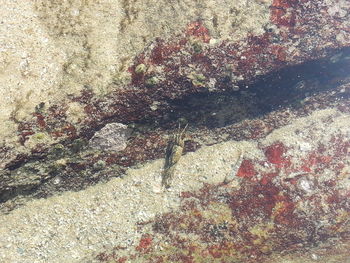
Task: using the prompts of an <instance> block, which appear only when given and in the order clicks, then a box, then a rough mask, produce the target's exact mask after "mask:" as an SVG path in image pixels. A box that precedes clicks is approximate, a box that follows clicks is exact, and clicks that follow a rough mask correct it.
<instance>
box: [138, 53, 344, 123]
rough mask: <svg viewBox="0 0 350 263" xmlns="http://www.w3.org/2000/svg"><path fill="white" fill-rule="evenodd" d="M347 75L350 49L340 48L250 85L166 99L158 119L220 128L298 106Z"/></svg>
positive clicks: (145, 121) (325, 90) (336, 83)
mask: <svg viewBox="0 0 350 263" xmlns="http://www.w3.org/2000/svg"><path fill="white" fill-rule="evenodd" d="M347 78H350V48H345V49H342V50H339V51H338V52H336V53H335V55H333V56H332V57H328V58H325V59H320V60H314V61H309V62H306V63H303V64H300V65H296V66H292V67H287V68H284V69H282V70H280V71H278V72H273V73H271V74H268V75H264V76H261V77H258V78H257V80H256V82H255V83H254V84H251V85H249V86H248V85H246V84H245V83H243V82H242V83H240V85H239V87H240V88H239V90H238V91H231V92H220V93H209V92H207V93H201V94H194V95H190V96H187V97H184V98H182V99H177V100H172V101H169V102H168V103H169V105H170V108H171V109H172V110H171V111H170V112H166V113H165V114H164V117H163V119H161V120H157V122H158V123H159V125H160V126H162V127H164V128H169V127H174V125H175V124H174V123H175V122H176V121H177V120H179V119H185V120H186V121H187V122H188V123H190V125H191V127H193V128H204V127H205V128H220V127H224V126H227V125H232V124H234V123H237V122H240V121H242V120H244V119H254V118H257V117H260V116H263V115H265V114H267V113H269V112H272V111H274V110H277V109H280V108H286V107H289V108H292V109H298V108H301V107H302V106H303V102H304V100H305V99H306V98H308V97H311V96H313V95H315V94H318V93H321V92H327V91H330V90H332V89H333V88H336V87H337V86H339V85H340V84H342V82H343V81H344V80H345V79H347ZM143 122H144V123H154V122H155V120H150V119H149V120H144V121H143Z"/></svg>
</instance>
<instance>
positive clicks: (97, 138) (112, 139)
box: [89, 123, 131, 152]
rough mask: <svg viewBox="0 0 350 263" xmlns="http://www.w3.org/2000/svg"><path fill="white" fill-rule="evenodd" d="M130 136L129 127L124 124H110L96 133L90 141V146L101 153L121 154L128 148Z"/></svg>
mask: <svg viewBox="0 0 350 263" xmlns="http://www.w3.org/2000/svg"><path fill="white" fill-rule="evenodd" d="M130 134H131V130H130V129H128V126H126V125H124V124H122V123H109V124H107V125H106V126H104V127H103V128H102V129H101V130H99V131H97V132H96V133H95V135H94V136H93V137H92V138H91V140H90V141H89V146H90V147H92V148H94V149H97V150H101V151H113V152H119V151H122V150H124V149H125V148H126V143H127V140H128V138H129V136H130Z"/></svg>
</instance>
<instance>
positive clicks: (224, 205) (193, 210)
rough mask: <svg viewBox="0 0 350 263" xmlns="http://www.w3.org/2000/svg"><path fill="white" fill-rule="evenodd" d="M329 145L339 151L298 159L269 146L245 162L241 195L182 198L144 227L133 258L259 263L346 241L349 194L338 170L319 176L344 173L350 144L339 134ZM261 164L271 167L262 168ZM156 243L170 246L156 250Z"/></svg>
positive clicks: (218, 191) (211, 189) (224, 190)
mask: <svg viewBox="0 0 350 263" xmlns="http://www.w3.org/2000/svg"><path fill="white" fill-rule="evenodd" d="M335 138H337V139H335ZM332 140H333V142H335V141H337V142H339V144H336V145H335V144H333V143H329V144H327V145H329V146H328V149H326V148H324V147H323V145H321V144H320V146H319V147H318V148H316V150H314V151H310V152H308V153H306V154H305V155H306V156H301V157H298V158H299V159H298V160H296V159H295V158H294V159H291V158H289V157H290V156H288V155H287V154H291V153H293V151H294V150H295V149H294V148H293V147H292V146H289V148H287V147H286V146H285V145H284V144H283V143H282V142H275V143H272V144H270V145H267V146H266V147H265V148H262V151H263V152H264V153H265V157H266V159H262V160H259V159H257V160H255V159H245V160H243V161H242V164H241V167H240V168H239V171H238V172H237V175H236V176H237V177H240V178H241V179H242V181H241V184H240V188H239V189H234V188H228V187H227V186H225V185H222V184H220V185H205V186H204V187H203V188H202V189H200V190H198V191H194V192H184V193H182V194H181V204H180V208H179V210H177V211H175V212H169V213H166V214H164V215H159V216H157V217H156V218H155V219H154V220H153V221H151V222H149V223H147V225H151V227H152V229H153V231H151V232H150V233H149V234H147V235H144V236H142V238H141V239H140V241H139V245H138V246H136V251H137V252H136V253H135V254H132V253H131V255H130V258H142V253H143V252H142V251H143V250H142V249H141V248H140V247H145V248H146V249H147V251H148V250H149V251H151V252H150V254H149V255H152V258H161V261H159V262H172V261H177V262H206V261H210V262H232V261H240V260H241V261H242V260H243V261H245V262H264V261H265V260H266V259H267V258H268V256H270V255H271V254H272V252H273V253H280V252H283V253H293V252H294V251H296V250H297V249H298V247H300V246H303V247H311V246H314V245H315V244H318V243H320V242H325V241H327V240H328V239H329V238H330V237H332V238H335V237H337V238H338V240H339V242H341V240H342V239H343V238H349V237H350V236H349V232H348V230H347V229H348V227H349V222H348V220H347V219H346V217H345V216H344V215H345V214H349V213H350V202H349V196H350V192H349V191H344V190H341V189H342V186H341V185H340V183H339V180H341V178H339V179H338V178H337V177H339V176H340V175H339V171H336V170H334V173H333V174H332V175H329V174H328V175H327V174H326V173H324V171H326V170H328V171H329V169H335V167H337V169H342V168H341V167H342V166H339V165H338V164H339V163H343V162H344V160H345V159H346V158H348V151H349V144H348V140H347V139H345V138H343V137H342V136H340V135H339V136H335V137H333V139H332ZM325 143H326V142H325ZM337 149H342V150H341V153H339V152H338V151H337ZM292 160H293V162H292ZM266 161H268V163H269V164H270V165H268V166H264V165H263V163H264V162H266ZM305 162H306V163H305ZM305 166H307V167H309V170H310V171H317V172H318V174H319V175H318V176H315V174H313V173H309V172H307V171H305V170H306V168H305ZM276 168H277V169H276ZM300 172H301V173H300ZM259 175H260V176H259ZM321 175H322V176H321ZM325 177H327V179H325ZM259 178H260V179H259ZM253 179H254V180H253ZM258 179H259V180H258ZM305 207H307V209H306V210H305V209H304V208H305ZM218 211H220V212H218ZM224 211H227V212H224ZM321 219H322V220H323V221H322V222H323V223H320V220H321ZM320 224H321V225H320ZM150 235H154V239H151V238H150ZM152 241H154V242H152ZM155 244H157V246H159V245H161V246H162V244H167V245H166V246H164V247H163V249H162V251H159V250H158V249H157V246H156V245H155ZM171 251H176V252H175V253H173V252H171ZM160 254H161V255H160ZM144 262H154V261H152V260H148V261H147V260H145V261H144Z"/></svg>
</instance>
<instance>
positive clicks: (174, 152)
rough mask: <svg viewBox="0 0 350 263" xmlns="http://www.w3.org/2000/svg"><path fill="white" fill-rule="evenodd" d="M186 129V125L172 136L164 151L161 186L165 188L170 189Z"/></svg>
mask: <svg viewBox="0 0 350 263" xmlns="http://www.w3.org/2000/svg"><path fill="white" fill-rule="evenodd" d="M186 128H187V124H186V126H185V128H183V129H182V130H180V125H179V129H178V131H177V133H176V134H174V135H173V136H172V137H171V139H170V140H169V142H168V145H167V148H166V151H165V162H164V168H163V173H162V185H163V186H164V187H165V188H169V187H170V181H171V179H172V178H173V176H174V173H175V167H176V164H177V162H178V161H179V160H180V158H181V156H182V152H183V148H184V145H185V136H184V133H185V130H186Z"/></svg>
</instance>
